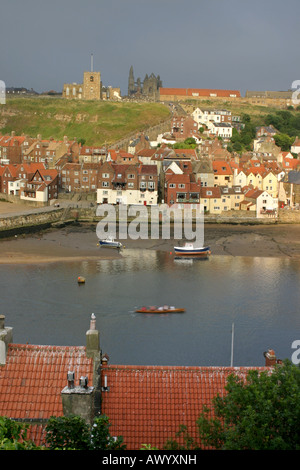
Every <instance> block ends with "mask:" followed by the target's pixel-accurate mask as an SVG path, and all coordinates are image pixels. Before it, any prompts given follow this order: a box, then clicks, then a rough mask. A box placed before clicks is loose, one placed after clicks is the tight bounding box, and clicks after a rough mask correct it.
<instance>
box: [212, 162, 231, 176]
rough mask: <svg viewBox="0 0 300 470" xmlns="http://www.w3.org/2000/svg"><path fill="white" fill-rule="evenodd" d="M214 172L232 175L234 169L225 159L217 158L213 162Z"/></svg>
mask: <svg viewBox="0 0 300 470" xmlns="http://www.w3.org/2000/svg"><path fill="white" fill-rule="evenodd" d="M212 166H213V170H214V173H215V174H217V175H232V174H233V173H232V169H231V166H230V165H229V163H227V162H225V161H224V160H215V161H213V162H212Z"/></svg>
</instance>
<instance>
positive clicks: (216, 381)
mask: <svg viewBox="0 0 300 470" xmlns="http://www.w3.org/2000/svg"><path fill="white" fill-rule="evenodd" d="M255 369H259V368H255ZM249 370H250V368H247V367H236V368H230V367H176V366H174V367H165V366H123V365H122V366H118V365H108V366H104V367H103V375H102V381H103V384H104V377H105V376H106V380H107V387H108V388H109V391H107V392H103V393H102V413H103V414H105V415H107V416H108V417H109V421H110V423H111V427H110V433H111V435H112V436H123V438H124V443H125V444H126V446H127V449H128V450H138V449H140V448H141V445H142V444H151V445H152V446H155V447H158V448H160V449H162V448H163V446H164V445H165V444H166V441H167V440H168V439H170V438H174V439H176V440H178V439H177V437H176V433H177V432H178V431H179V429H180V425H186V426H187V429H188V432H189V434H190V435H191V437H193V438H194V439H195V440H196V441H197V440H198V432H197V425H196V420H197V418H199V415H200V412H201V410H202V409H203V406H204V405H207V406H210V405H211V400H212V398H213V397H214V396H215V395H216V394H217V393H219V394H220V395H224V387H225V384H226V379H227V377H228V375H229V374H230V373H232V372H235V373H236V374H239V375H240V376H242V377H243V378H245V377H246V374H247V372H248V371H249Z"/></svg>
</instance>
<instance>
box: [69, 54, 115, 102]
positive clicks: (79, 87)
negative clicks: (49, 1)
mask: <svg viewBox="0 0 300 470" xmlns="http://www.w3.org/2000/svg"><path fill="white" fill-rule="evenodd" d="M62 97H63V98H67V99H79V100H106V99H121V90H120V88H112V87H110V86H109V87H104V86H103V85H102V81H101V73H100V72H94V70H93V55H92V57H91V70H90V72H84V73H83V83H80V84H78V83H65V84H64V86H63V91H62Z"/></svg>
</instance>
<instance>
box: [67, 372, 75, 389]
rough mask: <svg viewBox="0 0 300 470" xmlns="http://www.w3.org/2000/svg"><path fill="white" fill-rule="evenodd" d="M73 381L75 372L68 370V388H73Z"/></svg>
mask: <svg viewBox="0 0 300 470" xmlns="http://www.w3.org/2000/svg"><path fill="white" fill-rule="evenodd" d="M74 382H75V372H73V371H69V372H68V388H74Z"/></svg>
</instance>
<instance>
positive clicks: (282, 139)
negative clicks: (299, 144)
mask: <svg viewBox="0 0 300 470" xmlns="http://www.w3.org/2000/svg"><path fill="white" fill-rule="evenodd" d="M274 140H275V144H276V145H277V146H278V147H280V148H281V150H282V151H283V152H289V151H290V149H291V145H292V144H293V142H294V140H295V139H294V138H293V137H289V136H288V135H287V134H276V135H274Z"/></svg>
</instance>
